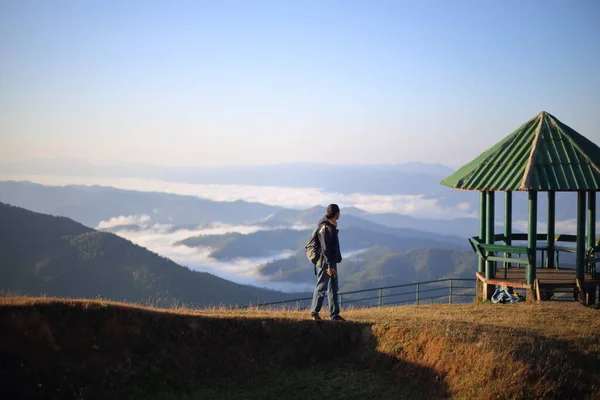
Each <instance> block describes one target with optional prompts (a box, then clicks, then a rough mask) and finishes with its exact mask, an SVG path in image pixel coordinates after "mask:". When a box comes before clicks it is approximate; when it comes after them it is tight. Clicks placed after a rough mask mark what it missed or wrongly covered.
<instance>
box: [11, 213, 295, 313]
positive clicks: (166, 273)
mask: <svg viewBox="0 0 600 400" xmlns="http://www.w3.org/2000/svg"><path fill="white" fill-rule="evenodd" d="M0 221H2V223H0V261H1V262H0V277H1V279H0V290H4V291H11V292H18V293H23V294H29V295H41V294H46V295H50V296H61V297H87V298H94V297H96V296H100V297H102V298H107V299H113V300H128V301H135V302H145V301H147V300H150V301H153V302H156V304H159V305H163V306H166V305H171V304H173V302H184V303H190V304H197V305H210V304H214V305H218V304H221V303H223V304H236V303H237V304H248V303H249V302H256V301H258V300H260V301H266V300H279V299H281V298H287V297H289V295H286V294H284V293H281V292H275V291H270V290H263V289H259V288H255V287H252V286H244V285H238V284H235V283H233V282H229V281H227V280H224V279H221V278H218V277H216V276H214V275H211V274H207V273H202V272H195V271H191V270H189V269H188V268H185V267H182V266H180V265H178V264H176V263H174V262H172V261H171V260H169V259H166V258H164V257H161V256H159V255H158V254H155V253H152V252H150V251H148V250H146V249H144V248H142V247H140V246H137V245H135V244H133V243H131V242H130V241H128V240H125V239H123V238H120V237H118V236H116V235H114V234H111V233H105V232H98V231H95V230H93V229H91V228H88V227H86V226H84V225H81V224H79V223H77V222H74V221H72V220H70V219H67V218H64V217H53V216H49V215H44V214H38V213H34V212H32V211H28V210H25V209H23V208H18V207H13V206H9V205H6V204H3V203H0Z"/></svg>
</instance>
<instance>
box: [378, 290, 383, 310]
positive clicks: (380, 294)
mask: <svg viewBox="0 0 600 400" xmlns="http://www.w3.org/2000/svg"><path fill="white" fill-rule="evenodd" d="M377 305H378V306H379V307H381V306H382V305H383V289H379V302H378V304H377Z"/></svg>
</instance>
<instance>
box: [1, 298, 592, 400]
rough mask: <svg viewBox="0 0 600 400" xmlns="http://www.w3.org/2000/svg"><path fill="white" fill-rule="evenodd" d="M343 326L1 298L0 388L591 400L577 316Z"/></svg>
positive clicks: (243, 313)
mask: <svg viewBox="0 0 600 400" xmlns="http://www.w3.org/2000/svg"><path fill="white" fill-rule="evenodd" d="M344 315H345V316H346V317H347V318H348V319H349V321H348V322H346V323H336V322H330V321H324V322H323V323H321V324H316V323H314V322H313V321H310V320H307V319H306V316H307V315H306V311H300V312H298V311H256V310H197V311H194V310H162V311H161V310H157V309H151V308H142V307H134V306H128V305H126V304H119V303H111V302H103V301H85V300H82V301H78V300H60V299H31V298H4V299H1V298H0V354H2V360H3V373H2V374H0V384H1V385H2V387H3V394H4V395H5V396H7V398H28V399H42V398H43V399H53V398H54V399H58V398H78V399H83V398H85V399H105V398H127V399H147V398H153V399H192V398H193V399H196V398H198V399H204V398H206V399H232V398H235V399H281V398H294V399H314V398H316V397H323V398H349V399H366V398H368V399H371V398H377V399H384V400H385V399H432V398H436V399H441V398H456V399H532V398H536V399H542V398H543V399H566V398H581V399H584V398H587V399H597V398H600V383H599V382H600V347H599V346H598V343H600V318H598V317H599V314H598V310H593V309H589V308H585V307H583V306H581V305H579V304H577V303H568V304H556V303H554V304H551V303H544V304H524V303H520V304H513V305H493V304H489V303H487V304H473V305H454V306H451V305H436V306H405V307H392V308H390V307H385V308H380V309H357V310H344Z"/></svg>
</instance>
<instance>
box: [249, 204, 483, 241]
mask: <svg viewBox="0 0 600 400" xmlns="http://www.w3.org/2000/svg"><path fill="white" fill-rule="evenodd" d="M324 211H325V209H324V208H323V207H321V206H315V207H312V208H309V209H306V210H302V211H297V210H281V211H279V212H277V213H275V214H273V215H271V216H270V217H268V218H267V219H266V220H264V221H262V222H261V223H260V225H262V226H269V227H278V226H290V225H299V226H307V227H310V228H313V227H314V226H316V222H317V221H318V220H319V219H321V218H322V217H323V214H324ZM386 215H389V216H390V219H389V221H388V220H387V219H386V218H385V216H386ZM386 215H384V216H383V217H379V214H370V213H367V212H366V211H362V210H360V209H358V208H356V207H344V208H342V209H341V216H340V226H341V227H342V228H344V229H346V228H349V227H356V228H360V229H363V230H367V231H372V232H377V233H387V234H390V235H394V236H397V237H403V238H411V239H415V238H420V239H426V240H434V241H438V242H448V243H453V244H454V245H456V246H465V245H466V243H467V242H466V237H469V236H475V235H476V234H477V232H478V231H475V233H473V232H471V234H470V235H468V236H464V237H460V236H457V235H455V234H452V233H449V234H439V233H433V232H425V231H424V230H423V229H415V228H412V227H406V226H392V224H393V221H395V219H394V218H395V217H396V216H397V218H398V220H402V219H404V218H405V217H406V218H408V219H410V220H414V221H415V222H414V224H413V225H415V226H418V225H419V223H420V222H425V221H421V220H417V219H414V218H412V217H407V216H404V215H400V214H386ZM373 220H377V221H379V222H374V221H373ZM390 221H391V222H390ZM474 221H475V222H476V223H477V224H479V222H478V220H474ZM437 222H438V221H431V222H430V223H429V222H428V223H426V224H425V225H427V226H430V227H432V228H433V226H434V225H435V224H436V223H437ZM388 223H389V225H388ZM447 224H448V230H450V228H449V225H451V224H452V225H455V226H456V222H452V221H448V222H447ZM399 225H401V224H399ZM477 226H479V225H477Z"/></svg>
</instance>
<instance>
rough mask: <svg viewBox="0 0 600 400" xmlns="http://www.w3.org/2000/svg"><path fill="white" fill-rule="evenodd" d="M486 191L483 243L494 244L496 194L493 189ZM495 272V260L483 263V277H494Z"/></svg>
mask: <svg viewBox="0 0 600 400" xmlns="http://www.w3.org/2000/svg"><path fill="white" fill-rule="evenodd" d="M486 193H487V201H486V203H487V204H486V206H487V211H486V223H485V224H486V237H485V243H487V244H494V214H495V213H494V211H495V201H494V200H495V197H494V195H495V194H496V193H495V192H493V191H491V190H490V191H488V192H486ZM495 272H496V262H495V261H487V262H486V263H485V279H494V275H495Z"/></svg>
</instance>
